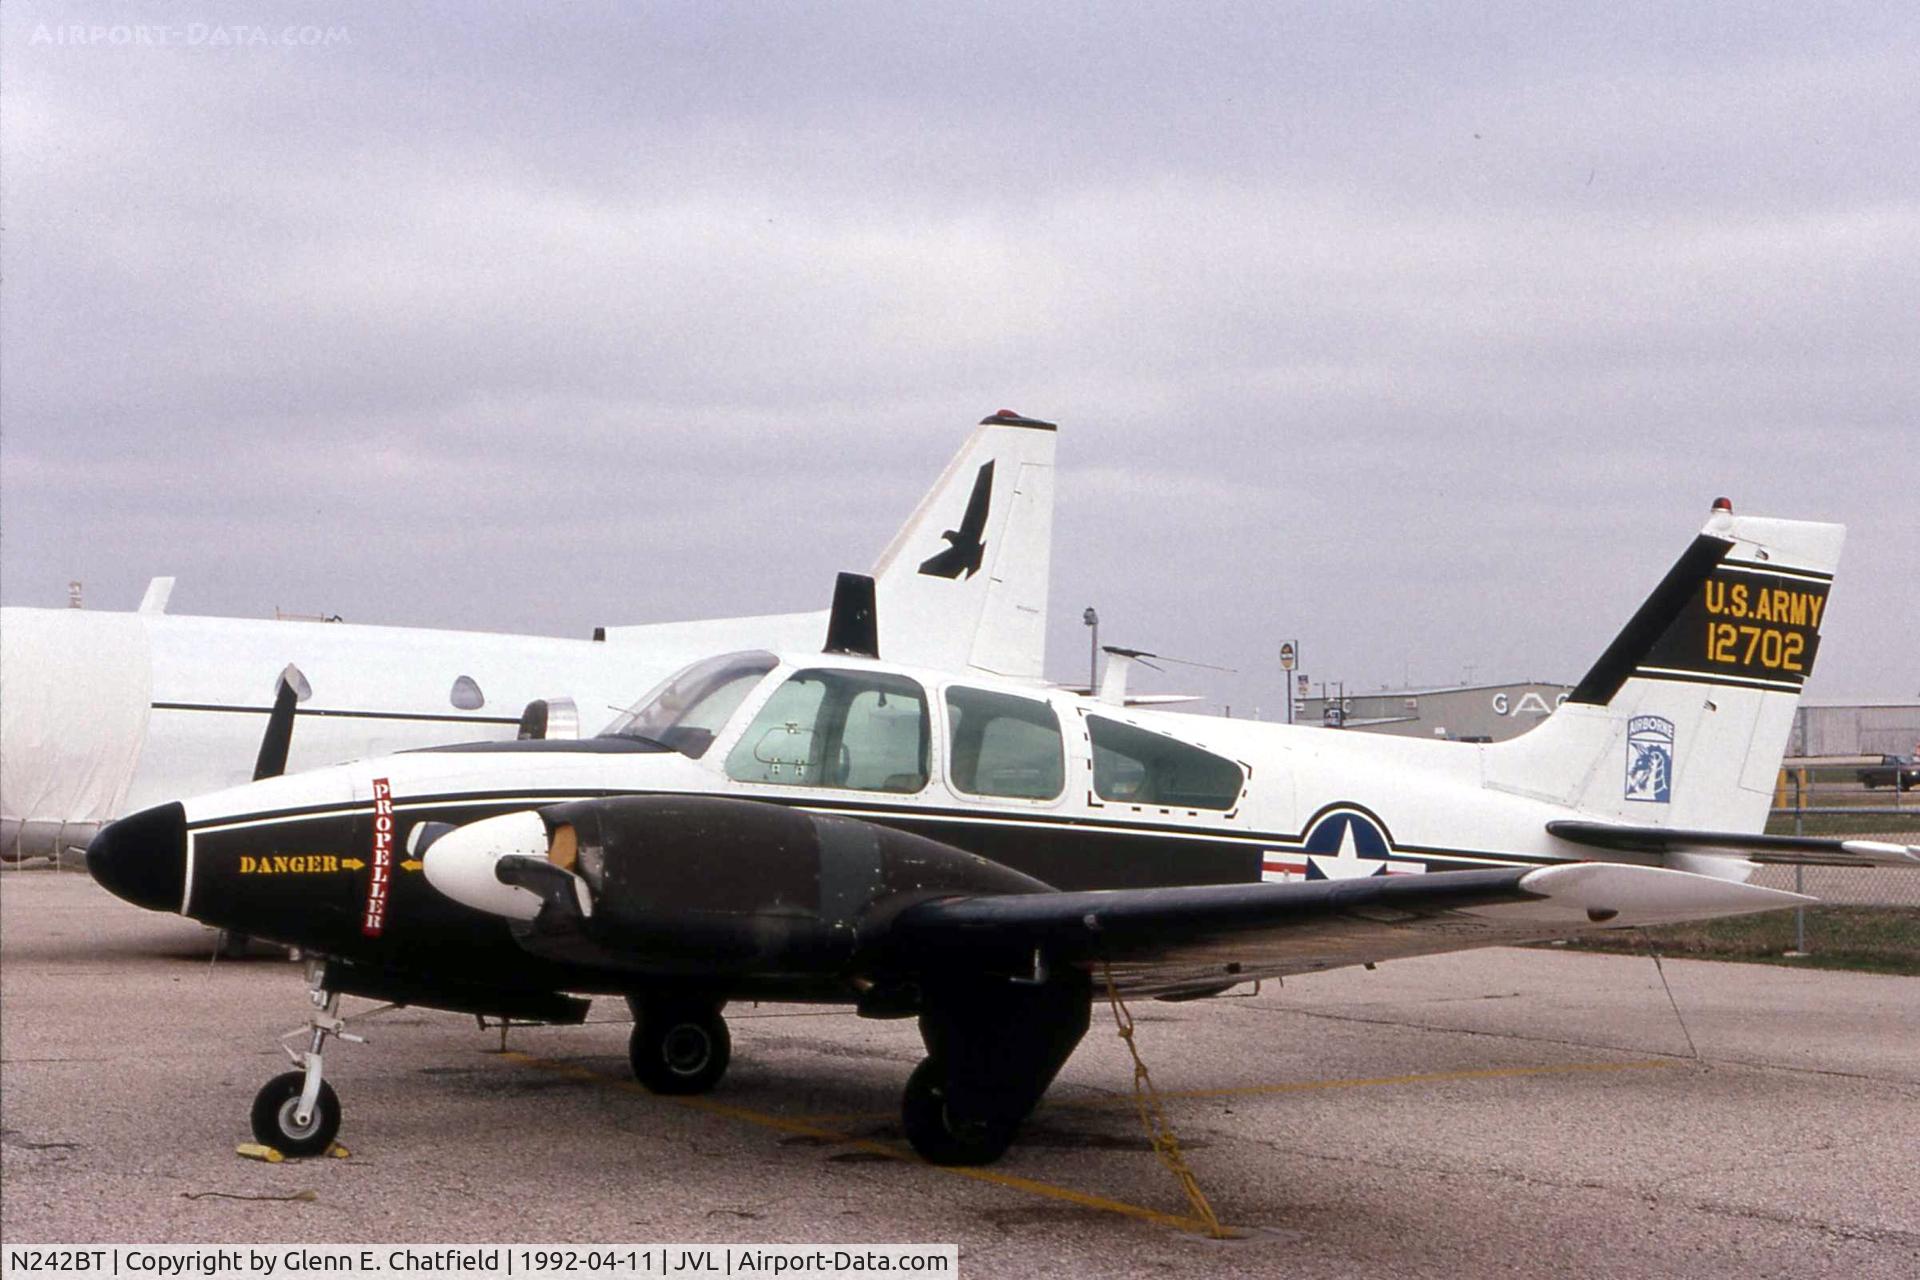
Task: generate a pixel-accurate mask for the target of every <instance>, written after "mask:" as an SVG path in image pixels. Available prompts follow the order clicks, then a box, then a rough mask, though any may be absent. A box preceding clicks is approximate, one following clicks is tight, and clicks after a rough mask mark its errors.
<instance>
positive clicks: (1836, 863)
mask: <svg viewBox="0 0 1920 1280" xmlns="http://www.w3.org/2000/svg"><path fill="white" fill-rule="evenodd" d="M1547 834H1549V835H1553V836H1558V837H1559V838H1560V839H1562V840H1567V841H1571V842H1572V843H1574V844H1581V845H1586V846H1587V847H1588V848H1590V849H1604V850H1606V851H1607V852H1609V853H1644V854H1658V855H1661V856H1666V855H1670V854H1683V853H1709V854H1725V855H1728V856H1737V857H1743V858H1746V859H1747V860H1748V861H1750V862H1759V863H1771V864H1774V865H1784V866H1805V867H1920V845H1910V844H1900V843H1897V842H1895V841H1889V840H1872V839H1866V838H1863V837H1858V836H1846V837H1832V838H1829V837H1822V836H1763V835H1751V834H1747V833H1743V832H1738V831H1679V830H1675V829H1673V828H1671V827H1630V826H1624V825H1621V824H1619V823H1612V822H1573V821H1567V822H1549V823H1548V824H1547Z"/></svg>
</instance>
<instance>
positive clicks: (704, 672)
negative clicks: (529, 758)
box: [600, 650, 780, 760]
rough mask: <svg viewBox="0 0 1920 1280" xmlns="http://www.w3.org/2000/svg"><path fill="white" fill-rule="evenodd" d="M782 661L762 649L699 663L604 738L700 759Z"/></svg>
mask: <svg viewBox="0 0 1920 1280" xmlns="http://www.w3.org/2000/svg"><path fill="white" fill-rule="evenodd" d="M779 665H780V662H779V659H777V658H775V657H774V656H773V655H772V654H770V653H762V652H759V651H758V650H754V651H750V652H747V653H727V654H722V655H721V656H720V657H718V658H708V659H706V660H704V661H702V662H696V663H694V664H693V665H692V666H690V667H686V668H684V669H682V670H681V671H680V672H679V674H677V675H673V676H669V677H668V678H667V679H666V680H664V681H662V682H661V683H660V684H659V685H658V686H657V687H656V688H655V689H654V690H653V692H651V693H649V694H648V695H647V696H646V697H644V698H642V699H640V701H638V702H636V703H634V704H633V709H632V710H630V711H628V712H627V713H626V714H625V715H623V716H621V717H620V718H619V719H618V720H616V721H614V722H613V723H612V724H610V725H608V726H607V728H606V729H605V731H603V732H602V733H601V734H600V736H601V737H603V738H631V739H634V740H636V741H639V742H650V743H654V744H656V745H658V746H662V747H665V748H667V749H668V750H670V751H678V752H679V753H680V754H681V755H683V756H690V757H692V758H693V759H695V760H698V759H699V758H700V757H701V756H703V755H705V754H706V753H707V748H708V747H710V746H712V745H713V736H714V735H715V734H716V733H718V732H719V731H720V729H721V727H722V726H723V725H725V724H726V722H727V717H728V716H731V715H732V714H733V713H734V711H735V710H737V709H738V708H739V706H740V703H741V701H742V700H743V699H744V698H745V697H746V696H747V694H748V693H749V692H751V691H752V689H753V687H754V686H755V685H756V684H758V683H760V680H761V677H763V676H765V675H766V674H767V672H769V671H771V670H773V669H774V668H775V667H777V666H779Z"/></svg>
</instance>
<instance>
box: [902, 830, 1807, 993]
mask: <svg viewBox="0 0 1920 1280" xmlns="http://www.w3.org/2000/svg"><path fill="white" fill-rule="evenodd" d="M1811 901H1813V899H1810V898H1806V897H1803V896H1801V895H1799V894H1793V893H1783V892H1780V891H1778V890H1773V889H1761V888H1756V887H1754V886H1751V885H1744V884H1737V883H1733V882H1730V881H1727V880H1721V879H1716V878H1713V877H1710V876H1700V875H1691V874H1688V873H1686V872H1682V871H1667V870H1662V869H1660V868H1656V867H1631V866H1621V865H1618V864H1612V863H1576V864H1571V865H1567V866H1558V867H1544V868H1538V869H1534V870H1527V869H1524V868H1518V869H1513V870H1499V871H1446V872H1436V873H1433V874H1429V875H1424V876H1400V877H1383V876H1370V877H1364V878H1359V879H1351V880H1317V881H1300V882H1294V883H1287V884H1244V885H1207V886H1198V887H1192V888H1169V889H1123V890H1106V891H1099V892H1088V893H1027V894H1009V895H996V896H986V897H968V898H951V899H945V900H936V901H931V902H926V903H922V904H920V905H917V906H914V907H911V908H909V909H907V910H906V911H904V912H902V913H901V914H900V916H899V917H898V918H896V919H895V920H894V921H893V923H892V927H891V930H890V937H889V943H890V944H891V945H893V946H895V947H898V948H899V952H898V954H900V955H903V956H911V957H912V958H913V959H914V961H915V962H916V963H921V964H925V963H928V962H934V963H940V964H945V965H960V964H973V965H980V966H996V965H1018V964H1020V963H1022V962H1025V963H1028V964H1031V963H1032V960H1031V957H1032V956H1033V954H1034V953H1035V952H1038V953H1039V954H1040V955H1041V956H1042V957H1045V958H1047V959H1048V960H1049V962H1051V963H1055V964H1059V963H1073V964H1079V965H1085V966H1100V965H1102V964H1110V965H1111V966H1112V971H1113V975H1114V978H1115V981H1116V982H1117V983H1118V984H1119V985H1120V986H1121V988H1122V989H1123V990H1127V991H1129V992H1140V993H1147V994H1171V993H1178V992H1181V991H1199V990H1205V989H1208V988H1217V987H1219V986H1221V985H1222V984H1231V983H1234V982H1245V981H1250V980H1252V979H1255V978H1271V977H1279V976H1284V975H1286V974H1295V973H1307V972H1313V971H1316V970H1320V969H1334V968H1339V967H1341V966H1345V965H1354V964H1368V963H1373V962H1375V961H1381V960H1397V959H1403V958H1406V957H1408V956H1418V955H1430V954H1434V953H1438V952H1444V951H1463V950H1466V949H1469V948H1472V947H1487V946H1504V945H1509V944H1513V943H1522V942H1537V941H1544V940H1547V939H1551V938H1564V937H1568V936H1570V935H1573V934H1578V933H1585V932H1590V931H1593V930H1596V929H1620V928H1629V927H1633V926H1636V925H1661V924H1673V923H1676V922H1679V921H1683V920H1699V919H1707V918H1710V917H1714V916H1726V915H1742V914H1746V913H1749V912H1754V911H1770V910H1774V909H1777V908H1780V907H1792V906H1798V905H1802V904H1804V903H1807V902H1811Z"/></svg>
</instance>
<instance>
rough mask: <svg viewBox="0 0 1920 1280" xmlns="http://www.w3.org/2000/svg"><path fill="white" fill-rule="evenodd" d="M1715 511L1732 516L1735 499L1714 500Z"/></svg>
mask: <svg viewBox="0 0 1920 1280" xmlns="http://www.w3.org/2000/svg"><path fill="white" fill-rule="evenodd" d="M1713 509H1714V510H1715V511H1724V512H1726V513H1727V514H1728V515H1732V514H1733V499H1732V498H1715V499H1714V500H1713Z"/></svg>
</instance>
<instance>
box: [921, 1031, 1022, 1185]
mask: <svg viewBox="0 0 1920 1280" xmlns="http://www.w3.org/2000/svg"><path fill="white" fill-rule="evenodd" d="M900 1122H901V1124H902V1125H903V1126H905V1128H906V1131H907V1141H908V1142H910V1143H912V1144H913V1149H914V1150H915V1151H917V1152H919V1153H920V1155H921V1157H922V1158H923V1159H925V1160H926V1161H927V1162H928V1163H929V1164H944V1165H976V1164H992V1163H993V1162H994V1161H995V1160H998V1159H999V1158H1000V1157H1001V1156H1002V1155H1004V1154H1006V1150H1007V1148H1008V1147H1009V1146H1011V1145H1012V1143H1013V1136H1014V1134H1015V1133H1016V1132H1017V1131H1018V1130H1019V1128H1020V1123H1019V1121H1017V1120H1000V1119H987V1118H978V1117H969V1116H957V1115H955V1114H954V1111H953V1108H952V1107H950V1106H948V1105H947V1072H946V1068H945V1067H944V1066H943V1065H942V1064H941V1063H940V1062H939V1061H938V1060H936V1059H934V1058H928V1059H927V1060H925V1061H924V1062H922V1063H921V1064H920V1065H919V1066H917V1067H915V1068H914V1069H913V1074H912V1075H910V1076H908V1077H907V1089H906V1092H905V1093H904V1094H903V1095H902V1096H901V1099H900Z"/></svg>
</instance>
